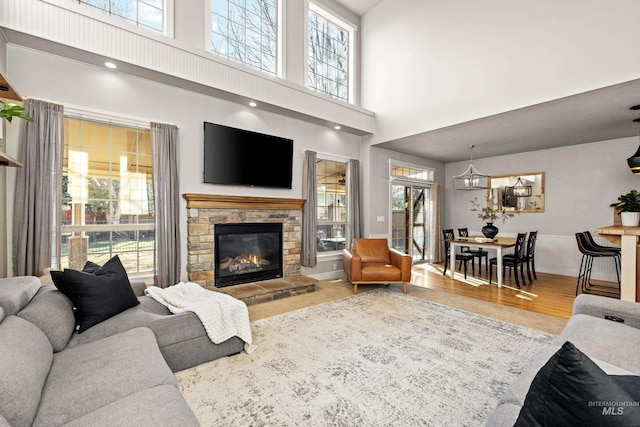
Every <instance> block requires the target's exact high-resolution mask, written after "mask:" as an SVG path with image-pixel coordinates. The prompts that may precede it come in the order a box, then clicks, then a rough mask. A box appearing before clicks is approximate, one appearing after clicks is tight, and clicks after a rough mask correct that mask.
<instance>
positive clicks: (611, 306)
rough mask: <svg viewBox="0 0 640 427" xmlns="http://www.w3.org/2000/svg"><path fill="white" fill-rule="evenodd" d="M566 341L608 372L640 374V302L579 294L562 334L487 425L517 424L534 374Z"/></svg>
mask: <svg viewBox="0 0 640 427" xmlns="http://www.w3.org/2000/svg"><path fill="white" fill-rule="evenodd" d="M605 316H606V317H609V318H612V319H613V320H608V319H606V318H605ZM566 341H569V342H571V343H573V344H574V345H575V346H576V347H577V348H578V349H579V350H580V351H581V352H582V353H584V354H585V355H586V356H588V357H589V358H590V359H591V360H592V361H594V362H595V363H596V364H597V365H598V366H599V367H600V368H601V369H602V370H603V371H605V372H606V373H607V374H609V375H636V376H637V375H640V357H638V352H639V350H640V304H638V303H634V302H626V301H620V300H617V299H613V298H605V297H600V296H595V295H585V294H582V295H579V296H578V297H577V298H576V300H575V302H574V306H573V315H572V317H571V319H569V321H568V323H567V325H566V327H565V328H564V329H563V331H562V333H561V334H560V335H558V337H556V339H555V340H554V341H553V343H552V344H550V345H549V346H547V347H545V348H544V349H542V350H541V351H540V352H539V353H538V354H537V355H536V356H535V357H534V359H533V361H532V362H531V363H530V364H529V366H528V367H527V368H526V369H525V371H524V372H522V374H520V375H519V376H518V378H517V379H516V381H515V382H514V383H513V384H512V385H511V386H510V387H509V389H508V390H507V391H506V393H505V394H504V395H503V396H502V398H501V400H500V402H499V404H498V407H497V408H496V409H495V411H494V412H493V413H492V415H491V417H490V418H489V420H488V421H487V423H486V425H487V426H488V427H499V426H513V425H514V423H515V422H516V420H517V419H518V416H519V414H520V410H521V409H522V406H523V404H524V401H525V398H526V396H527V393H528V391H529V388H530V386H531V383H532V381H533V379H534V377H535V376H536V374H537V373H538V371H540V369H541V368H542V367H543V366H544V365H545V364H546V363H547V361H548V360H549V359H550V358H551V357H552V356H553V355H554V354H555V353H556V352H557V351H558V350H559V349H560V347H561V346H562V344H564V343H565V342H566ZM550 415H553V414H550Z"/></svg>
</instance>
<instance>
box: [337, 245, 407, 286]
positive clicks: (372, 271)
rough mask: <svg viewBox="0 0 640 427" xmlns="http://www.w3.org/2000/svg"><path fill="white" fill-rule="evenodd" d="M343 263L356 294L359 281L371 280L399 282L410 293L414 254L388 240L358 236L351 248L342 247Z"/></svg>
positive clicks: (361, 282)
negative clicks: (395, 247) (400, 248)
mask: <svg viewBox="0 0 640 427" xmlns="http://www.w3.org/2000/svg"><path fill="white" fill-rule="evenodd" d="M342 262H343V268H344V271H345V272H346V273H347V280H348V281H349V282H351V283H352V284H353V293H354V294H355V293H356V292H357V291H358V285H359V284H372V283H385V284H386V283H400V284H402V291H403V292H404V293H405V294H406V293H407V283H409V282H410V281H411V257H410V256H409V255H405V254H403V253H400V252H398V251H396V250H395V249H390V248H389V246H388V244H387V239H355V240H354V241H353V248H352V249H343V251H342Z"/></svg>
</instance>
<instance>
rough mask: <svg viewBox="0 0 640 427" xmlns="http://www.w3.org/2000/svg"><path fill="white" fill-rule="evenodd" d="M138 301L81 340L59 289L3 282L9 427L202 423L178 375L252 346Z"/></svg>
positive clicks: (0, 404)
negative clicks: (219, 339)
mask: <svg viewBox="0 0 640 427" xmlns="http://www.w3.org/2000/svg"><path fill="white" fill-rule="evenodd" d="M140 291H141V289H138V294H140ZM138 299H139V301H140V304H138V305H136V306H135V307H132V308H129V309H127V310H126V311H124V312H122V313H120V314H117V315H115V316H113V317H111V318H109V319H107V320H105V321H104V322H102V323H99V324H98V325H96V326H93V327H92V328H89V329H88V330H86V331H84V332H83V333H81V334H78V333H76V332H75V331H74V329H75V323H76V322H75V319H74V314H73V310H72V303H71V301H70V300H69V299H68V298H67V297H66V296H65V295H64V294H62V293H61V292H59V291H58V290H57V289H56V288H55V286H54V285H53V284H45V285H42V284H41V281H40V280H39V279H38V278H35V277H17V278H9V279H0V427H5V426H15V427H21V426H47V427H53V426H63V425H64V426H151V425H153V426H156V425H158V426H159V425H162V426H197V425H198V422H197V421H196V419H195V417H194V415H193V413H192V412H191V410H190V409H189V407H188V406H187V404H186V402H185V400H184V398H183V397H182V395H181V394H180V391H179V390H178V387H177V381H176V378H175V376H174V375H173V372H175V371H178V370H182V369H186V368H189V367H192V366H195V365H197V364H200V363H204V362H207V361H210V360H213V359H216V358H219V357H222V356H227V355H230V354H234V353H239V352H240V351H242V349H243V345H244V343H243V342H242V341H241V340H240V339H239V338H237V337H234V338H231V339H230V340H228V341H225V342H224V343H222V344H219V345H214V344H212V343H211V341H209V339H208V337H207V336H206V333H205V331H204V328H203V326H202V323H201V322H200V321H199V320H198V318H197V317H196V316H195V315H194V314H193V313H184V314H178V315H173V314H171V313H170V312H169V311H168V310H167V309H166V308H165V307H164V306H162V305H160V304H158V303H157V302H155V301H154V300H152V299H151V298H149V297H146V296H138Z"/></svg>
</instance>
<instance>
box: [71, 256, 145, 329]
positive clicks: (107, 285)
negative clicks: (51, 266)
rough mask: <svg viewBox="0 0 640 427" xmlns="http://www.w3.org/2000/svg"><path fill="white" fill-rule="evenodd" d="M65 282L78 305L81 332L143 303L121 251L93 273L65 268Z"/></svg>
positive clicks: (77, 314) (77, 312) (75, 303)
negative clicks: (137, 296) (120, 254)
mask: <svg viewBox="0 0 640 427" xmlns="http://www.w3.org/2000/svg"><path fill="white" fill-rule="evenodd" d="M64 283H65V284H64V286H66V287H67V288H68V290H69V291H70V294H69V295H67V296H69V298H70V299H71V301H72V302H73V304H74V306H75V307H76V321H77V322H78V333H81V332H84V331H86V330H87V329H89V328H90V327H92V326H94V325H96V324H98V323H100V322H102V321H103V320H106V319H108V318H110V317H111V316H115V315H116V314H118V313H121V312H123V311H124V310H126V309H128V308H131V307H133V306H135V305H138V304H139V303H140V302H139V301H138V299H137V298H136V296H135V294H134V293H133V289H132V288H131V283H129V278H128V276H127V272H126V271H125V269H124V267H123V266H122V263H121V262H120V258H118V256H117V255H116V256H114V257H113V258H111V259H110V260H109V261H107V262H106V263H105V264H104V265H103V266H102V267H100V268H98V269H97V270H95V271H94V272H93V273H87V272H85V271H77V270H70V269H65V270H64Z"/></svg>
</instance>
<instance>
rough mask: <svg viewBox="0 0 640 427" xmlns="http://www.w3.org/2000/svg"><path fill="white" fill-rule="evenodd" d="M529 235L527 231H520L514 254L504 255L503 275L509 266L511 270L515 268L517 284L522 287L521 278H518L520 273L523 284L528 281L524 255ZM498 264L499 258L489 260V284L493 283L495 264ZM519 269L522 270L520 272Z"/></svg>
mask: <svg viewBox="0 0 640 427" xmlns="http://www.w3.org/2000/svg"><path fill="white" fill-rule="evenodd" d="M526 237H527V233H518V236H517V237H516V245H515V247H514V250H513V253H512V254H507V255H503V256H502V276H503V277H504V273H505V270H506V268H507V267H509V270H511V269H513V274H514V276H515V278H516V286H517V287H518V289H520V280H519V278H518V274H520V276H521V277H522V284H523V285H526V281H525V278H524V268H523V267H524V256H525V239H526ZM494 265H495V266H497V265H498V258H491V259H490V260H489V284H491V280H492V279H493V266H494ZM518 269H520V272H519V273H518Z"/></svg>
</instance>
